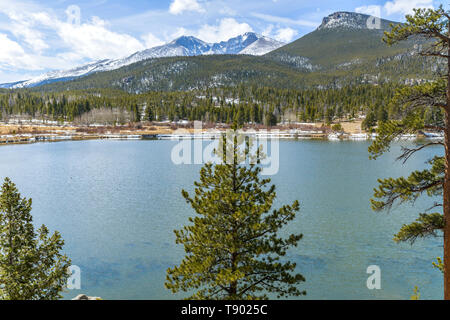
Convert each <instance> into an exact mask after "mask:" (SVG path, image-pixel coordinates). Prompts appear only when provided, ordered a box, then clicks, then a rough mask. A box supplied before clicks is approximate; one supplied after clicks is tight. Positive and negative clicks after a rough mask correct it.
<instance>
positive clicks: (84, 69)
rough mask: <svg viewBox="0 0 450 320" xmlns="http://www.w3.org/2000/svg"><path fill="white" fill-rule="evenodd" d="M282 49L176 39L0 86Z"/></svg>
mask: <svg viewBox="0 0 450 320" xmlns="http://www.w3.org/2000/svg"><path fill="white" fill-rule="evenodd" d="M282 45H284V43H281V42H278V41H276V40H273V39H270V38H267V37H263V36H261V35H258V34H256V33H253V32H248V33H245V34H243V35H240V36H237V37H234V38H231V39H229V40H228V41H222V42H219V43H206V42H204V41H202V40H200V39H197V38H195V37H192V36H182V37H179V38H177V39H175V40H173V41H171V42H169V43H167V44H165V45H162V46H158V47H154V48H150V49H146V50H143V51H139V52H136V53H134V54H132V55H131V56H129V57H126V58H122V59H117V60H111V59H106V60H101V61H97V62H93V63H90V64H87V65H84V66H81V67H77V68H74V69H70V70H65V71H52V72H48V73H46V74H43V75H40V76H38V77H35V78H33V79H30V80H26V81H21V82H17V83H11V84H0V88H1V87H7V88H24V87H33V86H39V85H43V84H47V83H51V82H56V81H67V80H72V79H75V78H78V77H82V76H86V75H88V74H91V73H94V72H101V71H110V70H115V69H119V68H121V67H123V66H127V65H130V64H132V63H135V62H139V61H143V60H146V59H152V58H163V57H175V56H198V55H211V54H250V55H263V54H265V53H268V52H270V51H272V50H275V49H277V48H279V47H281V46H282Z"/></svg>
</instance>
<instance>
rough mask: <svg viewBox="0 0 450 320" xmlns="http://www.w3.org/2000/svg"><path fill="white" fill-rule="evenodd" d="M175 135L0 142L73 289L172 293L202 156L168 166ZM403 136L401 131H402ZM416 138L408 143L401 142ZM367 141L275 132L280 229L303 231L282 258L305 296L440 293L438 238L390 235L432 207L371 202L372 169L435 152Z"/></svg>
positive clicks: (416, 163)
mask: <svg viewBox="0 0 450 320" xmlns="http://www.w3.org/2000/svg"><path fill="white" fill-rule="evenodd" d="M176 143H177V142H176V141H78V142H75V141H73V142H58V143H37V144H28V145H9V146H2V147H0V178H2V179H3V178H4V177H6V176H8V177H10V178H11V179H12V180H13V182H15V183H16V184H17V186H18V188H19V190H20V192H21V193H22V195H23V196H26V197H31V198H33V211H32V214H33V216H34V222H35V224H36V225H41V224H45V225H47V226H48V227H49V228H50V230H51V231H54V230H58V231H60V232H61V234H62V236H63V238H64V240H65V243H66V244H65V252H66V253H67V254H68V255H69V257H70V258H71V259H72V263H73V264H75V265H77V266H79V267H80V268H81V272H82V273H81V276H82V283H81V285H82V289H81V290H72V291H70V292H67V293H66V294H65V296H66V298H72V297H74V296H76V295H77V294H79V293H86V294H88V295H92V296H100V297H102V298H103V299H178V298H183V297H184V296H185V295H183V294H178V295H173V294H172V293H171V292H170V291H168V290H166V289H165V288H164V281H165V272H166V269H167V268H168V267H170V266H174V265H176V264H178V263H179V262H180V261H181V259H182V257H183V254H184V251H183V248H182V246H178V245H176V244H175V236H174V233H173V230H174V229H179V228H181V227H182V226H183V225H184V224H186V223H187V219H188V217H189V216H192V215H194V212H193V210H192V209H191V208H190V207H189V206H188V204H186V202H185V200H184V198H183V197H182V196H181V190H182V189H186V190H187V191H189V192H192V190H193V182H194V181H195V180H196V179H198V177H199V169H200V167H201V166H200V165H175V164H173V163H172V161H171V150H172V148H173V146H174V145H175V144H176ZM405 143H406V142H405ZM408 143H411V142H408ZM369 145H370V142H365V141H364V142H351V141H349V142H328V141H312V140H303V141H282V142H280V168H279V172H278V174H276V175H274V176H272V177H271V178H272V183H274V184H276V186H277V196H278V197H277V201H276V203H275V205H276V206H277V207H279V206H280V205H281V204H287V203H291V202H292V201H294V200H295V199H298V200H299V201H300V203H301V210H300V212H299V214H298V215H297V217H296V219H295V221H292V223H291V224H290V225H289V226H288V227H287V228H286V229H285V230H284V232H285V233H292V232H295V233H299V232H301V233H303V235H304V238H303V239H302V240H301V241H300V242H299V245H298V247H297V248H294V249H291V250H290V251H289V255H288V257H289V259H291V260H294V261H295V262H297V270H298V272H300V273H302V274H303V275H304V276H305V278H306V282H305V283H303V284H302V285H301V286H300V288H301V289H304V290H306V291H307V293H308V295H307V296H305V297H301V299H409V297H410V296H411V295H412V294H413V288H414V286H416V285H417V286H418V287H419V289H420V292H421V298H422V299H442V298H443V284H442V275H441V273H440V272H439V271H438V270H436V269H434V268H433V267H432V264H431V263H432V261H433V260H434V259H435V258H436V257H437V256H442V239H441V238H438V239H427V240H419V241H418V242H417V243H415V244H414V245H412V246H411V245H410V244H397V243H395V242H394V241H393V240H392V238H393V235H394V234H395V233H396V232H397V231H398V230H399V228H400V227H401V226H402V224H405V223H410V222H412V221H413V220H414V219H415V218H416V217H417V216H418V212H423V211H424V210H426V209H427V208H429V207H431V205H432V204H433V203H434V200H433V199H427V198H424V199H423V200H420V201H417V202H416V203H415V205H414V206H411V205H406V206H400V207H394V208H393V210H392V211H391V212H390V213H387V212H381V213H375V212H373V211H371V209H370V201H369V199H370V197H371V196H372V193H373V188H374V187H376V186H377V179H378V178H383V177H390V176H393V177H398V176H402V175H407V174H408V172H410V171H411V170H412V169H422V168H425V166H426V164H425V162H426V160H427V159H429V158H431V157H432V156H433V155H435V154H441V153H442V150H441V149H440V148H438V147H436V148H435V149H431V148H430V149H427V150H426V151H423V152H421V153H418V154H417V156H415V157H414V158H412V159H411V160H410V161H409V162H408V163H407V164H406V165H402V164H401V163H400V162H397V161H395V159H396V157H397V156H398V154H399V152H400V146H399V145H396V146H395V147H394V148H393V150H392V151H391V152H390V153H389V154H387V155H385V156H383V157H382V158H380V159H378V160H376V161H374V160H369V158H368V152H367V148H368V146H369ZM370 265H377V266H379V267H380V269H381V289H380V290H369V289H368V288H367V286H366V280H367V278H368V276H369V274H367V273H366V269H367V267H368V266H370Z"/></svg>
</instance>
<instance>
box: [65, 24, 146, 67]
mask: <svg viewBox="0 0 450 320" xmlns="http://www.w3.org/2000/svg"><path fill="white" fill-rule="evenodd" d="M56 29H57V33H58V35H59V36H60V38H61V39H62V40H63V41H64V43H65V44H66V45H67V47H68V48H69V49H70V50H71V52H72V53H76V54H78V55H79V57H80V59H81V58H88V59H92V60H98V59H106V58H112V59H113V58H121V57H124V56H127V55H129V54H132V53H134V52H136V51H139V50H143V49H145V46H144V45H143V44H142V43H141V42H140V41H139V40H137V39H136V38H134V37H132V36H130V35H127V34H122V33H117V32H113V31H110V30H108V29H107V28H106V23H105V21H103V20H101V19H100V18H97V17H94V18H92V20H91V21H90V22H88V23H83V24H80V25H76V24H70V23H63V22H58V23H57V24H56Z"/></svg>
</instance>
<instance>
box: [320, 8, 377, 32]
mask: <svg viewBox="0 0 450 320" xmlns="http://www.w3.org/2000/svg"><path fill="white" fill-rule="evenodd" d="M369 18H370V16H368V15H366V14H362V13H354V12H344V11H340V12H335V13H333V14H330V15H329V16H328V17H325V18H323V21H322V24H321V25H320V26H319V27H318V28H317V30H324V29H336V28H346V29H367V21H368V19H369Z"/></svg>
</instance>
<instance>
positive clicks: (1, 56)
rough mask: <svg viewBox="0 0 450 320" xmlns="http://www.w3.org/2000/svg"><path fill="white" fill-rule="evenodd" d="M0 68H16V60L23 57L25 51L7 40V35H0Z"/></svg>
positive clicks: (15, 43)
mask: <svg viewBox="0 0 450 320" xmlns="http://www.w3.org/2000/svg"><path fill="white" fill-rule="evenodd" d="M0 48H2V50H0V66H1V67H8V66H13V67H14V66H17V64H18V60H19V59H20V58H21V57H24V55H25V51H24V50H23V48H22V47H21V46H20V44H18V43H17V42H15V41H12V40H11V39H9V38H8V35H6V34H3V33H0Z"/></svg>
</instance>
